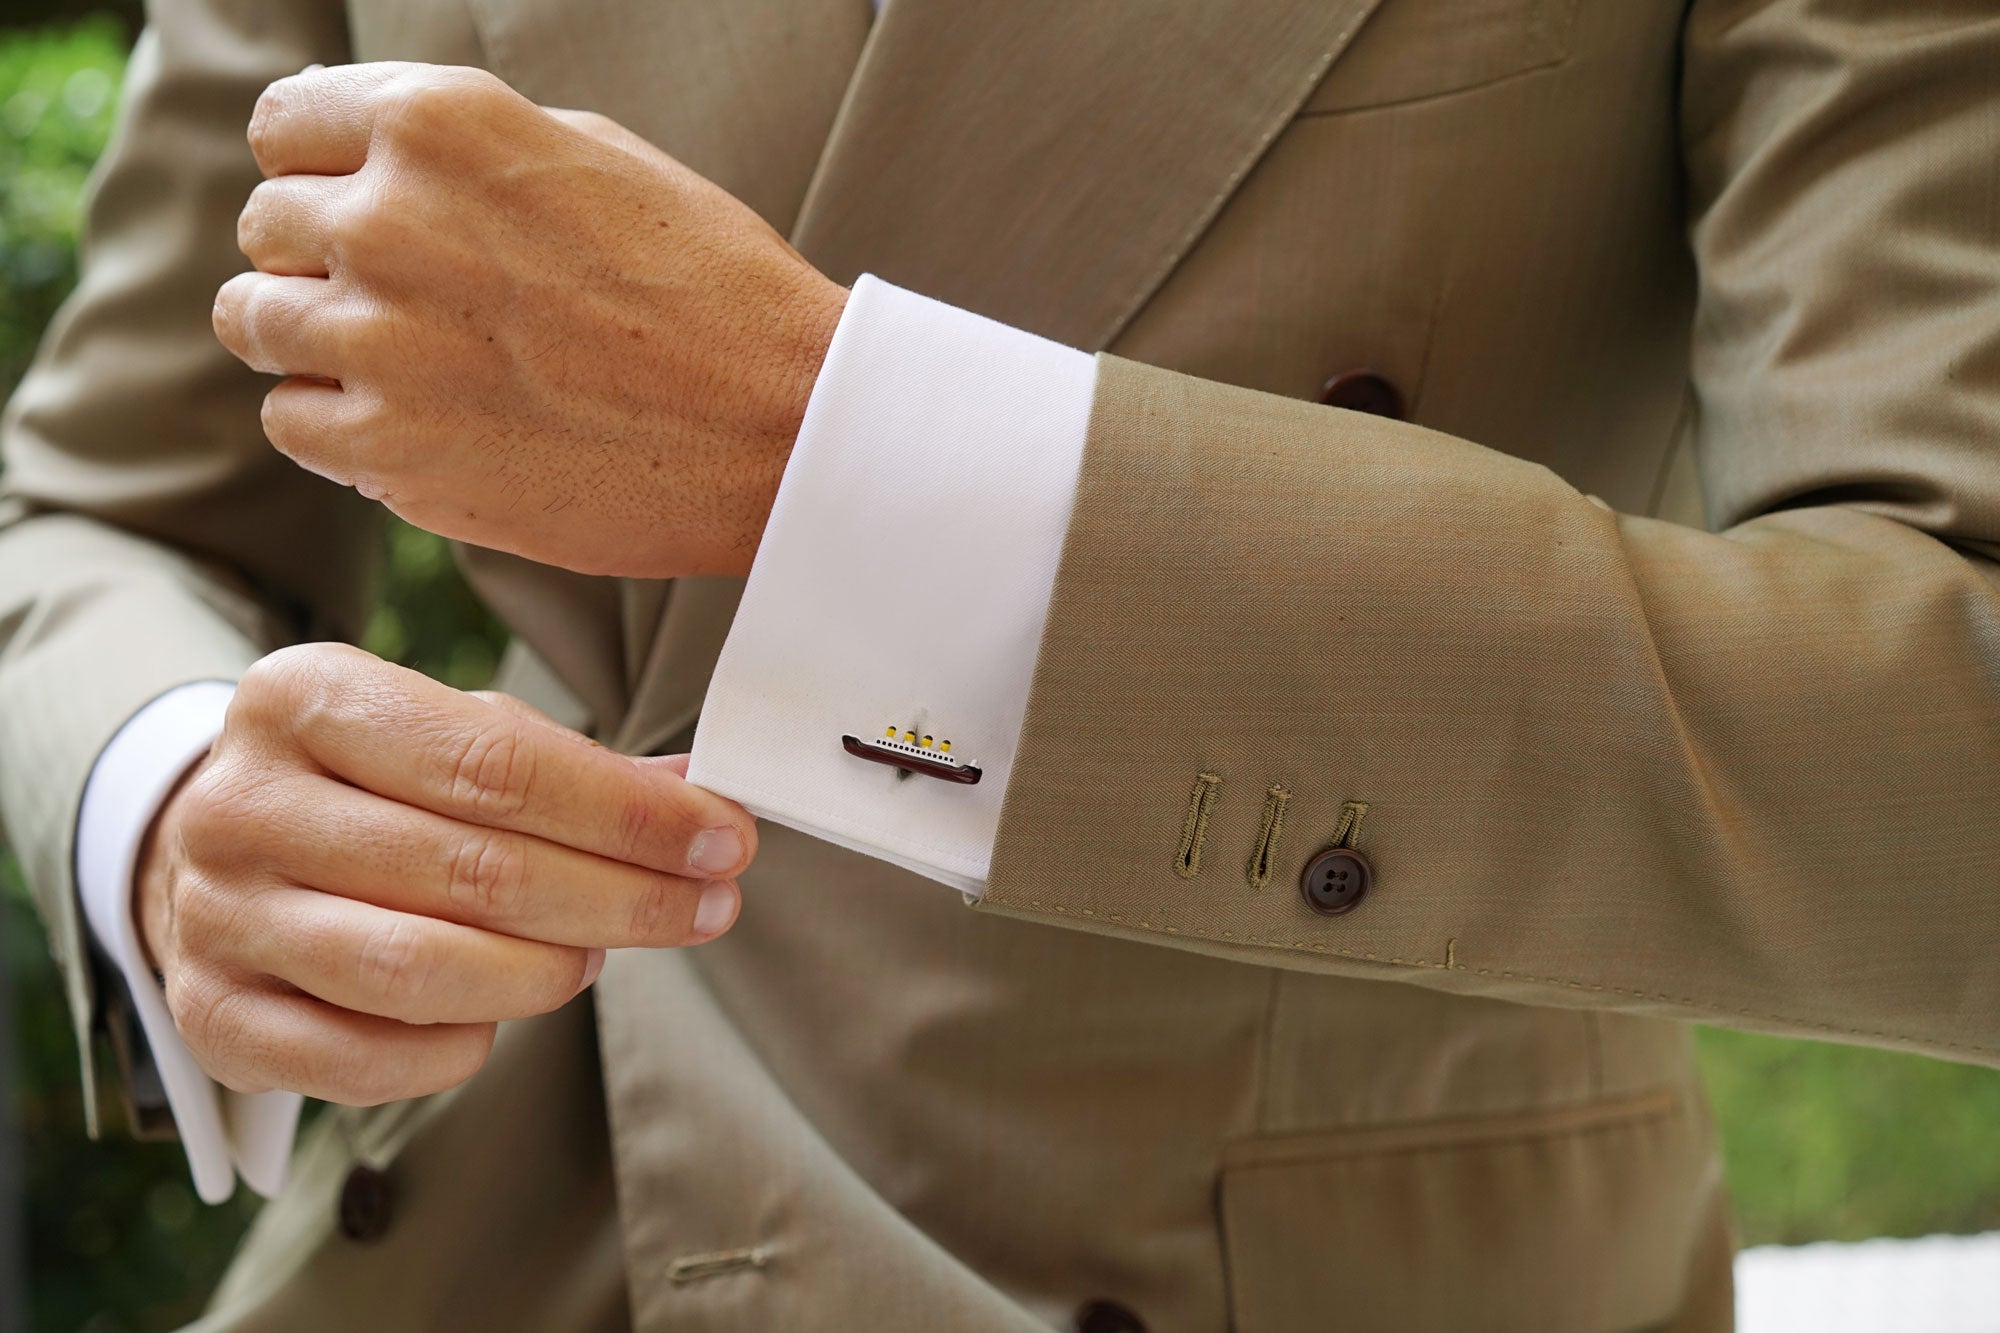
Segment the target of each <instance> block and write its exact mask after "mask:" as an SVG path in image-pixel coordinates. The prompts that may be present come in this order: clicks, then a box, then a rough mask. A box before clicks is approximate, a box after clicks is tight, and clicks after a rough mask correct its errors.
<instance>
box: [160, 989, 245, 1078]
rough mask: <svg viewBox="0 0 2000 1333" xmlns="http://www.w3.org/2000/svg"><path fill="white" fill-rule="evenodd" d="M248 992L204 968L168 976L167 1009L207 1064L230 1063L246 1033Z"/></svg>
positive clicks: (205, 1064) (184, 1038) (191, 1047)
mask: <svg viewBox="0 0 2000 1333" xmlns="http://www.w3.org/2000/svg"><path fill="white" fill-rule="evenodd" d="M249 998H250V997H249V995H248V993H247V992H245V991H243V990H241V989H239V988H238V987H236V986H234V985H232V984H230V983H229V982H228V981H227V980H226V979H224V978H223V977H221V976H218V975H216V974H214V973H212V972H209V971H207V970H205V969H202V968H187V967H183V968H179V969H177V970H176V971H175V973H174V975H173V976H171V977H169V978H168V979H167V1012H168V1013H169V1014H170V1015H172V1016H173V1020H174V1028H175V1030H176V1031H178V1032H179V1033H180V1034H181V1040H182V1041H184V1042H186V1043H187V1046H188V1049H189V1050H190V1051H193V1052H194V1053H195V1054H196V1055H198V1056H200V1057H202V1059H203V1064H204V1067H209V1066H210V1065H211V1064H212V1063H213V1062H217V1061H220V1062H223V1063H227V1062H228V1060H229V1058H230V1057H231V1056H233V1055H235V1054H236V1053H237V1049H236V1048H237V1047H239V1046H240V1045H241V1044H242V1042H243V1038H244V1034H245V1027H244V1024H245V1012H246V1007H247V1004H248V1001H249Z"/></svg>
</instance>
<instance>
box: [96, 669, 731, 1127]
mask: <svg viewBox="0 0 2000 1333" xmlns="http://www.w3.org/2000/svg"><path fill="white" fill-rule="evenodd" d="M685 771H686V761H685V759H683V758H679V757H677V758H674V759H631V758H627V757H626V756H624V755H621V754H618V753H617V752H616V751H613V750H608V749H605V748H604V747H602V746H599V745H597V744H595V743H593V742H592V741H590V740H588V739H586V738H584V737H582V736H579V735H577V734H576V733H575V732H572V731H570V730H568V729H567V728H564V727H562V726H559V725H558V724H557V723H555V722H554V721H552V720H550V719H549V718H547V717H544V716H543V715H541V714H540V713H537V712H536V711H535V710H533V709H532V708H529V707H528V706H527V705H526V704H523V703H520V702H519V701H517V700H513V699H509V698H507V697H506V696H504V695H485V696H475V695H468V694H461V693H459V692H458V691H456V690H453V689H450V688H448V687H446V686H443V685H439V684H437V683H436V682H434V681H431V680H428V679H426V678H425V677H423V676H420V675H418V674H417V673H415V672H413V671H405V670H404V669H402V668H401V667H397V666H391V665H389V664H388V663H385V662H383V661H381V660H379V659H377V658H374V657H371V656H369V655H368V654H367V653H364V652H361V651H359V650H358V649H353V648H346V647H342V646H339V645H333V644H315V645H311V646H307V647H303V648H290V649H286V650H284V651H282V652H279V653H274V654H272V655H271V656H270V657H267V658H265V659H264V660H263V661H262V662H260V663H258V664H257V666H256V667H254V668H253V669H252V670H251V671H250V672H249V673H248V674H247V675H245V676H244V678H243V681H242V683H241V685H240V686H239V687H238V689H237V692H236V697H235V700H234V701H233V702H232V703H231V705H230V708H229V713H228V717H227V720H226V722H225V724H224V728H223V733H222V736H221V738H220V739H219V740H218V741H217V742H216V745H215V747H214V749H213V750H212V751H211V753H210V756H209V758H208V759H207V760H206V761H205V762H204V764H203V765H202V766H201V767H200V768H199V769H198V770H197V771H196V772H195V773H194V775H193V776H192V777H191V778H190V779H189V780H188V781H186V782H185V783H183V784H182V787H181V789H180V790H179V791H178V792H177V793H176V794H175V795H174V796H173V798H172V799H171V800H170V801H169V802H168V804H167V806H166V808H165V809H164V810H162V812H161V814H160V817H159V818H158V819H157V820H156V821H155V823H154V827H153V829H152V831H151V833H150V834H149V835H148V837H147V840H146V847H145V848H144V849H143V850H142V852H141V855H140V871H139V879H138V886H137V899H136V902H135V905H134V909H135V912H136V914H137V916H138V924H139V930H140V935H141V937H142V938H143V939H144V941H145V943H146V946H147V948H148V950H149V951H150V952H151V954H152V958H153V962H154V965H155V966H157V967H158V968H159V969H160V972H161V974H162V976H163V977H164V978H165V980H166V992H167V1004H168V1007H169V1009H170V1010H171V1011H172V1013H173V1016H174V1023H175V1025H176V1026H177V1027H178V1028H179V1029H180V1033H181V1035H182V1037H183V1038H184V1039H185V1040H186V1042H187V1044H188V1046H189V1048H190V1050H192V1052H193V1053H194V1056H195V1058H196V1059H197V1060H198V1061H199V1062H200V1063H201V1065H202V1067H203V1068H204V1069H206V1070H207V1071H208V1073H209V1074H210V1075H211V1076H212V1077H214V1078H215V1079H217V1080H218V1081H220V1082H221V1083H223V1084H225V1085H226V1086H228V1087H231V1088H235V1089H237V1090H239V1091H245V1092H252V1091H260V1090H262V1089H266V1088H272V1087H280V1088H290V1089H293V1090H295V1091H298V1092H303V1093H306V1094H308V1095H310V1096H314V1097H320V1098H324V1099H326V1100H329V1101H337V1102H347V1103H351V1104H358V1105H367V1104H373V1103H376V1102H382V1101H388V1100H392V1099H397V1098H404V1097H415V1096H420V1095H422V1094H424V1093H429V1092H436V1091H438V1090H439V1089H442V1088H447V1087H450V1086H452V1085H453V1084H456V1083H459V1082H461V1081H463V1080H464V1079H466V1078H467V1077H469V1076H470V1075H471V1074H472V1073H473V1072H474V1071H475V1070H477V1069H478V1068H479V1066H480V1065H481V1064H483V1063H484V1062H485V1060H486V1056H487V1052H488V1051H489V1049H490V1048H491V1045H492V1041H493V1025H494V1022H495V1021H496V1020H498V1019H504V1018H520V1017H525V1016H527V1015H530V1014H538V1013H543V1012H546V1011H548V1010H551V1009H555V1008H558V1007H560V1006H561V1005H563V1004H566V1003H568V1002H569V1000H570V999H572V998H573V997H574V996H575V995H576V994H577V992H578V991H580V990H581V989H583V987H585V986H587V985H589V984H590V983H591V982H592V981H593V980H595V979H596V976H597V971H598V969H599V968H600V967H601V966H602V965H603V952H602V951H603V950H604V949H607V948H619V947H623V946H628V945H641V946H652V947H660V946H667V945H679V944H695V943H700V942H701V941H703V940H706V939H711V938H713V937H714V936H716V935H719V934H721V933H722V932H723V931H725V930H727V929H728V928H729V926H730V924H731V923H732V922H733V921H734V920H735V917H736V910H737V904H738V901H739V899H738V895H737V889H736V885H735V884H734V882H733V878H734V876H736V875H737V874H739V873H741V872H742V870H743V869H744V868H745V867H746V866H747V865H748V864H749V862H750V858H751V855H752V853H753V851H754V849H755V843H756V829H755V826H754V824H753V823H752V822H751V819H750V817H749V816H748V815H747V814H746V813H744V811H743V810H742V809H741V808H740V807H738V806H737V805H735V804H733V803H732V802H729V801H725V800H723V799H722V798H721V797H719V796H714V795H711V794H710V793H708V792H705V791H703V790H701V789H700V788H698V787H695V786H692V785H690V784H689V783H688V782H687V781H686V780H685V778H684V776H683V775H684V773H685Z"/></svg>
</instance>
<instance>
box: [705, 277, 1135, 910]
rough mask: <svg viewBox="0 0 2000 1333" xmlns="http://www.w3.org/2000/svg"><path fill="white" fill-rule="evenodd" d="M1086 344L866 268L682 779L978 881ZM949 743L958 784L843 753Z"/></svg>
mask: <svg viewBox="0 0 2000 1333" xmlns="http://www.w3.org/2000/svg"><path fill="white" fill-rule="evenodd" d="M1096 382H1097V367H1096V361H1095V359H1094V358H1092V357H1090V356H1089V355H1087V354H1085V353H1083V352H1078V351H1074V350H1071V349H1070V348H1066V347H1062V346H1060V345H1058V344H1056V343H1052V342H1049V341H1047V340H1045V339H1042V338H1038V337H1035V336H1034V335H1032V334H1028V333H1023V332H1021V331H1020V330H1018V329H1012V328H1008V327H1007V326H1005V325H1003V324H996V323H994V322H993V321H992V320H989V319H984V318H982V317H980V316H978V315H973V314H968V313H967V312H965V311H963V310H958V309H955V308H954V307H952V306H948V305H945V304H943V303H941V302H938V301H933V300H929V299H927V298H925V297H921V296H917V295H914V294H913V293H910V292H906V291H903V290H901V289H899V288H896V287H892V286H890V285H889V284H887V283H885V282H882V281H880V280H878V279H876V278H873V277H863V278H862V279H861V280H860V281H859V282H857V283H856V284H855V285H854V289H853V292H852V293H851V294H850V295H849V297H848V303H847V309H846V312H845V313H844V314H843V315H842V317H841V320H840V324H839V327H838V328H837V329H836V330H835V332H834V336H833V343H832V346H831V347H830V348H829V350H828V352H827V358H826V363H825V365H824V367H823V368H822V369H821V371H820V375H819V380H818V382H817V383H816V384H815V385H814V388H813V394H812V399H811V401H810V403H809V405H808V406H807V409H806V415H805V421H804V424H803V426H802V427H801V429H800V431H799V438H798V441H797V444H796V446H795V447H794V449H793V452H792V457H791V460H790V462H789V464H788V465H787V467H786V470H785V475H784V478H783V481H782V482H781V484H780V485H779V488H778V495H777V501H776V503H775V505H774V506H773V508H772V511H771V519H770V523H769V525H768V526H767V528H766V529H765V532H764V538H763V543H762V545H761V546H760V547H759V549H758V552H757V559H756V562H755V564H754V566H753V568H752V569H751V571H750V578H749V582H748V584H747V585H746V586H745V588H744V593H743V600H742V603H741V605H740V606H739V608H738V610H737V613H736V619H735V622H734V624H733V625H732V626H731V628H730V632H729V638H728V642H727V643H726V644H725V646H724V648H723V651H722V656H721V659H720V661H719V662H718V664H717V666H716V670H715V675H714V678H713V680H712V682H711V683H710V685H709V690H708V697H707V700H706V702H705V703H704V705H703V709H702V715H701V722H700V725H699V727H698V728H697V730H696V733H695V740H694V754H693V758H692V760H691V761H690V764H689V772H688V776H689V778H690V779H691V780H692V781H694V782H696V783H699V784H700V785H702V786H704V787H707V788H709V789H710V790H712V791H715V792H718V793H720V794H722V795H724V796H728V797H730V798H732V799H734V800H737V801H740V802H741V803H742V804H743V805H745V806H746V807H748V808H749V809H750V810H751V811H752V812H753V813H755V814H757V815H758V816H760V817H762V818H767V819H772V820H776V821H777V822H779V823H781V824H786V825H789V826H791V827H793V828H796V829H799V830H802V831H804V832H807V833H810V834H813V835H814V836H816V837H819V838H823V839H825V840H827V841H829V842H833V843H837V844H839V845H840V846H843V847H847V848H850V849H853V850H856V851H861V852H865V853H867V854H868V855H871V856H875V857H878V858H880V859H883V860H887V861H890V862H893V863H895V864H897V865H900V866H903V867H905V868H906V869H909V870H913V871H916V872H917V873H918V874H921V875H926V876H928V877H930V878H932V879H935V880H939V881H941V882H943V883H945V884H949V885H952V886H953V887H955V888H958V889H960V890H962V891H964V892H967V893H972V894H977V893H979V892H981V891H982V890H983V889H984V887H985V881H986V874H987V868H988V866H989V865H990V864H991V861H992V854H993V843H994V839H995V837H996V835H997V833H998V831H999V827H1000V806H1001V801H1002V799H1003V797H1004V796H1005V795H1006V791H1007V783H1008V780H1009V778H1010V777H1011V775H1012V772H1013V767H1014V751H1015V746H1016V744H1017V743H1018V741H1019V738H1020V731H1021V723H1022V719H1023V717H1024V715H1025V714H1026V711H1027V704H1028V689H1029V684H1030V681H1031V679H1032V677H1033V674H1034V666H1035V653H1036V650H1037V648H1038V646H1039V644H1040V642H1041V634H1042V625H1043V622H1044V621H1045V620H1046V619H1047V616H1048V605H1049V596H1050V591H1051V589H1052V587H1053V585H1054V582H1055V574H1056V565H1057V562H1058V560H1059V559H1060V557H1061V554H1062V545H1063V537H1064V535H1065V533H1066V532H1067V530H1068V527H1069V516H1070V509H1071V506H1072V503H1073V502H1074V499H1075V492H1076V479H1077V472H1078V468H1079V467H1080V465H1081V463H1082V458H1083V446H1084V438H1085V435H1086V433H1087V431H1088V428H1089V424H1090V407H1091V399H1092V395H1093V393H1094V391H1095V388H1096ZM891 728H895V729H896V730H897V731H898V733H899V734H900V733H903V732H914V733H916V734H917V736H918V737H919V738H920V739H919V744H920V745H921V743H922V742H921V738H922V737H924V736H929V737H931V738H932V744H933V747H941V745H942V742H944V741H946V740H949V741H950V742H951V755H952V756H953V760H954V761H955V762H963V761H970V762H971V763H972V764H974V765H976V766H977V767H978V768H979V770H980V779H979V781H978V783H977V784H976V785H962V784H960V783H955V782H947V781H940V780H937V779H934V778H931V777H927V776H920V775H911V774H908V773H905V772H902V771H899V770H897V769H894V768H890V767H886V766H884V765H881V764H877V763H871V762H868V761H866V760H863V759H860V758H856V757H855V756H853V755H851V754H849V753H847V752H846V750H845V749H844V748H843V744H842V737H843V736H846V735H852V736H855V737H857V738H874V737H881V736H883V735H884V733H885V732H887V731H888V730H889V729H891Z"/></svg>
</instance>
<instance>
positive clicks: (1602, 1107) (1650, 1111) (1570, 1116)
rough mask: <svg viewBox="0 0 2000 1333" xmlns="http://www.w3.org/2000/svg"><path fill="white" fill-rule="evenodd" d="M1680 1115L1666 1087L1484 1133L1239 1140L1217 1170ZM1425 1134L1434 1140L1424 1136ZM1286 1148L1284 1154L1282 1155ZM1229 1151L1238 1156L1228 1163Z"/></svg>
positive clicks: (1525, 1138) (1477, 1144)
mask: <svg viewBox="0 0 2000 1333" xmlns="http://www.w3.org/2000/svg"><path fill="white" fill-rule="evenodd" d="M1680 1116H1681V1104H1680V1098H1679V1096H1678V1094H1676V1093H1675V1092H1674V1091H1673V1090H1672V1089H1670V1088H1669V1089H1662V1090H1661V1091H1659V1092H1653V1093H1647V1094H1644V1095H1643V1096H1639V1097H1634V1098H1627V1099H1625V1100H1624V1101H1621V1102H1613V1103H1610V1104H1598V1105H1592V1104H1590V1103H1585V1104H1583V1105H1581V1106H1571V1107H1559V1108H1556V1109H1555V1110H1552V1111H1547V1112H1542V1113H1539V1114H1537V1113H1534V1112H1530V1113H1528V1114H1525V1115H1510V1116H1496V1117H1494V1118H1495V1119H1496V1120H1497V1121H1499V1122H1500V1124H1499V1125H1496V1126H1494V1127H1493V1128H1492V1129H1490V1130H1489V1131H1488V1132H1484V1133H1482V1132H1481V1127H1480V1125H1479V1123H1478V1122H1477V1121H1467V1120H1456V1121H1442V1122H1436V1123H1434V1124H1432V1125H1424V1124H1422V1123H1418V1124H1412V1125H1408V1126H1404V1125H1394V1124H1389V1125H1371V1126H1361V1127H1357V1128H1356V1129H1355V1130H1354V1131H1353V1133H1352V1135H1351V1140H1350V1141H1349V1142H1346V1143H1342V1142H1340V1140H1341V1139H1342V1138H1343V1137H1346V1136H1343V1134H1342V1133H1341V1131H1338V1130H1334V1131H1330V1132H1323V1133H1320V1134H1301V1135H1297V1136H1295V1137H1296V1140H1297V1141H1296V1142H1292V1143H1288V1142H1287V1141H1286V1140H1285V1139H1275V1140H1273V1139H1252V1140H1239V1141H1237V1142H1236V1143H1231V1144H1224V1145H1223V1149H1222V1153H1223V1157H1222V1169H1223V1170H1224V1171H1225V1172H1237V1171H1269V1170H1292V1169H1296V1168H1298V1167H1301V1166H1311V1165H1315V1164H1318V1163H1324V1162H1340V1161H1373V1160H1375V1159H1378V1158H1383V1157H1400V1156H1406V1155H1408V1154H1411V1153H1430V1152H1466V1151H1480V1150H1484V1149H1487V1148H1505V1147H1510V1146H1513V1145H1516V1144H1522V1143H1541V1142H1545V1141H1548V1140H1552V1139H1573V1138H1581V1137H1583V1136H1584V1135H1587V1134H1603V1133H1608V1132H1610V1131H1612V1130H1623V1129H1633V1128H1637V1127H1639V1126H1644V1125H1652V1124H1656V1123H1658V1122H1660V1121H1662V1120H1677V1119H1679V1118H1680ZM1427 1134H1434V1135H1435V1136H1436V1137H1434V1138H1427V1137H1425V1136H1426V1135H1427ZM1370 1137H1374V1138H1378V1139H1380V1140H1382V1142H1381V1143H1380V1144H1379V1145H1378V1146H1375V1147H1370V1146H1368V1143H1367V1140H1368V1139H1369V1138H1370ZM1315 1144H1317V1145H1318V1146H1314V1145H1315ZM1287 1148H1289V1149H1290V1151H1289V1152H1288V1151H1285V1150H1286V1149H1287ZM1260 1149H1265V1150H1268V1151H1269V1152H1270V1155H1269V1156H1256V1155H1245V1154H1256V1153H1257V1152H1258V1150H1260ZM1232 1152H1234V1153H1236V1154H1238V1156H1237V1157H1236V1158H1235V1159H1234V1160H1232V1159H1231V1156H1230V1154H1231V1153H1232Z"/></svg>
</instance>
